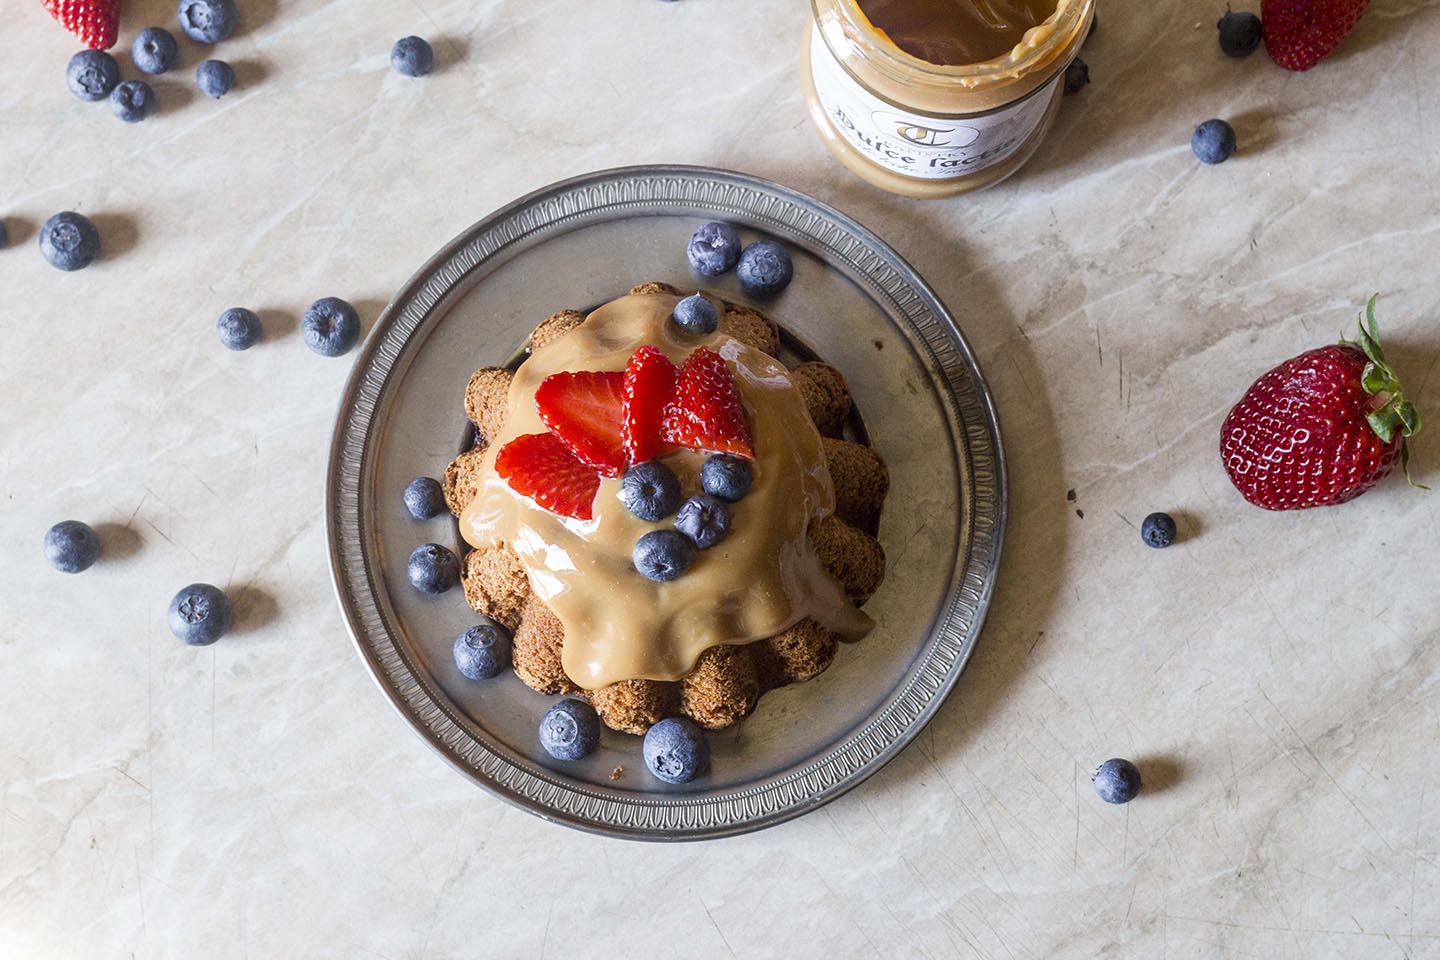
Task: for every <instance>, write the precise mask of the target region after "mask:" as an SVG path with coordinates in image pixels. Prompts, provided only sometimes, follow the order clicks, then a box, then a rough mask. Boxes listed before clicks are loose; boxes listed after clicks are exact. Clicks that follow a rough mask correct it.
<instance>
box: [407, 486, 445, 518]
mask: <svg viewBox="0 0 1440 960" xmlns="http://www.w3.org/2000/svg"><path fill="white" fill-rule="evenodd" d="M403 498H404V500H405V509H406V510H409V511H410V516H412V517H414V518H415V519H416V520H430V519H432V518H434V517H438V516H440V514H442V513H444V512H445V509H446V507H445V489H444V488H443V487H441V486H440V483H439V481H437V480H433V479H431V478H430V477H416V478H415V479H414V480H411V481H410V482H409V483H407V484H406V485H405V493H404V495H403Z"/></svg>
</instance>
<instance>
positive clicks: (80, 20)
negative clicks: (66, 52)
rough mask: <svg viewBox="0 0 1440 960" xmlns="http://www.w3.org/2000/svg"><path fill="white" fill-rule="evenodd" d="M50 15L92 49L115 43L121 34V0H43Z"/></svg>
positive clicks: (107, 46)
mask: <svg viewBox="0 0 1440 960" xmlns="http://www.w3.org/2000/svg"><path fill="white" fill-rule="evenodd" d="M44 3H45V9H46V10H49V11H50V16H52V17H54V18H55V19H56V20H59V21H60V24H61V25H62V26H63V27H64V28H65V29H66V30H69V31H70V32H71V33H73V34H75V36H77V37H79V38H80V42H81V43H83V44H85V46H87V47H89V48H90V49H92V50H108V49H110V48H111V47H113V46H115V38H116V36H118V35H119V33H120V0H44Z"/></svg>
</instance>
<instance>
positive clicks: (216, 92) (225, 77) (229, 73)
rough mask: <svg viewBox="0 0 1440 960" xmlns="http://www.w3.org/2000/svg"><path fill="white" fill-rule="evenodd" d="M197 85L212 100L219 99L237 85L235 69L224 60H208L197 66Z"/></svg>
mask: <svg viewBox="0 0 1440 960" xmlns="http://www.w3.org/2000/svg"><path fill="white" fill-rule="evenodd" d="M195 86H197V87H199V88H200V92H201V93H203V94H205V96H207V97H210V98H211V99H212V100H219V99H220V98H221V97H223V96H225V94H227V93H229V92H230V90H231V88H232V87H234V86H235V71H234V70H233V69H232V68H231V66H230V64H228V63H226V62H225V61H224V60H206V61H205V62H204V63H202V64H200V66H198V67H196V68H195Z"/></svg>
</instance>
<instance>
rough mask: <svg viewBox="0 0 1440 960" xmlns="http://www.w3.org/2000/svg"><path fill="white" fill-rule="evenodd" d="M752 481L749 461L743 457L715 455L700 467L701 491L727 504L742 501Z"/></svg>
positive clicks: (752, 476) (752, 475)
mask: <svg viewBox="0 0 1440 960" xmlns="http://www.w3.org/2000/svg"><path fill="white" fill-rule="evenodd" d="M753 480H754V474H753V473H752V472H751V470H750V461H749V460H746V459H745V458H744V457H735V456H731V455H730V454H728V453H717V454H714V455H713V456H711V457H708V458H706V460H705V462H704V463H703V464H702V465H701V466H700V487H701V489H703V490H704V491H705V492H706V493H708V494H710V496H712V497H719V498H720V499H721V500H725V501H727V502H729V503H734V502H735V501H737V500H742V499H744V497H745V494H747V493H749V492H750V484H751V482H752V481H753Z"/></svg>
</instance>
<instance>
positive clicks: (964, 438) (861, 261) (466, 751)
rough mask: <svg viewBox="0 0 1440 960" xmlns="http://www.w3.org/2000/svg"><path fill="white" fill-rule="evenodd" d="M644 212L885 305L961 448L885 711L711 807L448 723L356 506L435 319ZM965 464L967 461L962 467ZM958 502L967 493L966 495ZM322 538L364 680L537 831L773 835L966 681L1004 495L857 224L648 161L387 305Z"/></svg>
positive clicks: (597, 179)
mask: <svg viewBox="0 0 1440 960" xmlns="http://www.w3.org/2000/svg"><path fill="white" fill-rule="evenodd" d="M647 205H655V206H664V207H673V208H675V209H677V210H682V209H690V208H693V209H695V210H707V211H711V212H713V213H716V214H720V215H724V214H726V213H729V214H731V215H734V216H738V217H741V218H743V219H747V220H751V221H760V222H762V223H763V224H764V226H765V229H767V230H768V231H770V232H772V233H774V234H776V235H778V236H782V237H785V238H786V239H788V240H790V241H792V242H795V243H797V244H798V245H800V246H802V247H806V248H808V249H810V250H812V251H813V252H815V253H817V255H820V256H821V257H822V258H823V259H824V260H825V261H826V262H827V263H830V264H831V265H839V266H841V267H843V268H845V272H846V273H847V275H848V276H849V278H850V279H851V280H852V281H854V282H856V283H859V284H861V285H862V286H864V287H865V288H866V290H867V292H868V293H869V295H870V296H871V297H873V298H876V299H878V300H882V301H888V304H889V306H890V307H891V308H892V309H893V311H894V312H895V313H898V314H900V315H901V316H903V317H904V318H905V320H906V322H907V323H908V324H909V326H910V330H911V333H912V334H914V335H915V336H917V337H918V338H919V343H918V344H917V346H919V345H923V346H924V347H925V349H927V350H928V351H929V356H928V357H926V358H925V360H926V363H927V366H930V367H931V369H932V374H938V375H939V377H940V378H942V379H943V381H944V384H945V385H946V386H947V387H948V388H949V391H948V395H946V396H945V397H944V398H943V399H944V401H945V403H944V406H945V414H946V418H947V420H948V421H949V423H950V426H951V430H952V431H953V433H954V435H955V443H956V446H957V447H960V446H963V447H964V449H965V450H966V451H967V452H968V467H969V481H970V483H969V486H968V491H969V494H970V495H969V497H968V498H967V499H965V500H964V503H965V506H966V513H967V519H968V527H967V529H966V532H965V535H962V537H961V538H960V540H959V545H960V547H961V550H962V551H963V555H962V556H960V557H959V558H958V559H959V560H960V561H961V562H960V564H959V570H960V575H959V577H958V578H957V579H955V580H953V581H952V585H951V589H950V593H949V597H948V603H946V604H945V605H944V607H943V609H942V610H941V612H940V614H939V615H938V617H937V619H936V623H935V626H934V627H933V628H932V630H931V634H930V637H929V639H928V643H927V646H926V649H924V650H923V651H922V652H921V653H919V654H917V659H916V662H915V664H914V666H913V667H912V669H911V670H910V672H909V673H908V675H907V676H906V678H905V679H904V680H903V681H902V682H901V683H900V684H899V685H897V687H896V689H895V691H894V692H893V693H892V695H891V698H890V700H889V702H888V703H887V704H885V705H884V706H883V707H881V708H880V709H878V710H877V711H876V713H875V715H873V717H872V719H871V720H870V721H869V722H868V723H867V724H866V725H865V726H864V727H862V728H861V729H859V730H858V731H856V732H854V733H852V734H851V735H850V736H849V737H848V738H846V739H844V740H843V741H841V742H839V743H838V744H836V745H835V746H833V747H832V748H831V749H829V750H828V751H826V752H824V753H822V754H819V755H816V756H812V757H810V758H809V759H808V760H807V761H806V762H805V763H803V764H801V765H799V766H797V767H793V768H791V769H789V770H787V771H784V772H783V773H781V774H778V775H776V776H773V777H771V778H769V779H768V780H765V781H760V782H759V785H758V786H757V785H753V784H752V785H747V786H743V787H740V788H736V789H732V790H728V791H724V792H722V793H720V794H718V795H711V796H705V795H697V796H683V795H667V794H655V795H653V796H652V797H645V796H643V795H641V796H631V795H629V794H626V795H623V796H618V795H614V794H611V795H605V794H602V793H601V792H599V791H595V790H593V789H591V788H589V787H586V786H583V785H580V784H578V783H575V782H572V781H567V779H566V778H563V777H561V776H557V775H556V774H555V773H554V772H553V771H549V770H546V769H544V768H541V767H538V766H535V765H533V764H529V763H526V762H523V761H521V762H517V760H516V758H514V757H513V756H511V755H509V754H508V752H506V751H504V750H502V749H500V748H498V747H497V746H496V745H495V744H493V743H491V742H489V740H488V738H486V737H485V736H484V735H483V732H481V734H480V735H477V732H476V730H475V729H474V728H473V727H471V726H469V725H468V722H467V721H464V720H462V719H461V718H459V717H457V716H454V715H453V714H452V713H451V712H450V710H449V708H448V706H447V705H446V704H445V703H443V702H441V701H440V700H439V699H437V698H436V697H435V696H433V694H432V692H431V690H430V686H429V684H428V683H426V682H424V681H422V680H421V679H420V677H419V676H417V674H416V671H415V670H414V669H413V667H412V666H411V664H410V663H409V660H408V658H407V657H406V655H405V653H404V651H403V649H402V648H401V646H400V644H398V643H396V641H395V635H394V632H393V631H392V629H391V627H390V626H389V624H388V623H387V622H386V616H387V611H386V610H385V609H383V606H384V605H382V604H380V603H378V602H377V592H376V588H375V582H376V578H375V577H374V575H373V571H372V569H371V563H370V559H371V558H370V555H369V553H368V551H367V544H366V533H365V531H364V530H363V529H362V517H361V512H360V496H361V493H362V489H363V480H364V477H365V473H366V470H365V462H366V456H367V451H368V447H369V440H370V431H371V428H372V427H373V426H374V417H375V414H376V411H377V407H378V405H379V404H380V401H381V399H382V397H383V394H384V390H385V385H386V382H387V380H388V378H389V377H390V375H391V374H392V373H393V372H395V370H396V366H397V361H398V360H399V359H400V357H401V354H402V353H403V348H404V346H405V344H406V343H407V341H408V340H409V338H410V336H411V335H412V334H414V332H415V331H416V330H417V329H419V328H420V326H421V325H422V324H423V323H424V321H425V319H426V317H427V316H428V315H429V313H430V311H431V310H433V309H434V308H435V307H436V306H437V305H438V304H439V303H440V302H441V301H442V300H443V299H444V297H445V296H446V295H447V294H448V293H449V292H450V291H451V290H452V289H454V288H455V287H456V285H458V284H460V283H461V282H462V281H463V280H464V279H465V277H466V276H467V275H469V274H470V273H471V271H473V270H474V269H476V268H477V267H479V266H481V265H482V264H483V263H484V262H485V261H486V260H488V259H490V258H492V257H494V256H495V255H496V254H498V253H502V252H503V251H504V250H505V248H506V247H507V246H509V245H510V244H512V243H515V242H518V241H520V240H523V239H525V238H526V237H528V236H531V235H533V234H536V233H539V232H541V231H544V230H546V229H548V228H551V227H554V226H556V225H559V224H563V223H565V222H567V221H572V220H575V219H580V218H585V217H589V216H592V215H596V216H595V219H602V220H603V219H606V217H605V216H600V215H601V214H605V213H606V212H614V211H617V210H621V211H623V210H624V209H626V208H630V209H632V210H633V209H634V208H636V207H645V206H647ZM961 466H962V468H963V467H964V466H966V464H961ZM964 493H965V491H964V490H962V496H964ZM324 509H325V522H326V539H327V544H328V548H329V555H330V569H331V578H332V584H333V587H334V590H335V595H336V598H337V600H338V601H339V604H340V608H341V612H342V613H343V615H344V618H345V622H346V627H347V629H348V630H349V632H350V636H351V640H352V641H353V642H354V644H355V648H356V650H357V651H358V652H359V654H360V656H361V659H362V660H363V661H364V663H365V665H366V667H367V669H368V670H369V671H370V674H371V677H372V678H373V679H374V680H375V683H376V685H377V686H379V687H380V689H381V691H382V692H383V693H384V694H385V696H386V698H387V699H388V700H389V701H390V703H391V705H392V706H394V707H395V709H396V710H397V711H398V712H399V713H400V715H401V716H403V717H404V718H405V719H406V720H407V721H408V722H409V723H410V725H411V727H412V728H413V729H414V730H415V731H416V733H417V734H419V735H420V736H421V737H422V738H423V739H424V740H425V741H426V742H427V743H428V744H429V745H430V746H431V747H432V748H433V749H434V750H436V751H437V752H438V753H439V754H440V755H441V756H443V757H444V758H445V759H446V760H447V761H449V762H450V763H451V764H452V765H453V766H455V767H456V768H457V769H459V770H461V771H462V772H463V773H465V774H466V775H467V776H469V777H470V778H471V779H472V780H474V781H475V782H477V783H478V784H480V785H481V786H482V787H484V788H486V789H487V790H489V791H490V792H492V793H494V794H496V795H498V796H500V797H502V798H503V799H505V800H507V801H509V802H511V803H512V804H514V805H516V806H519V807H521V808H522V809H525V810H527V811H529V812H531V813H534V814H536V815H538V816H540V817H542V818H544V819H546V820H550V821H554V822H559V823H563V824H566V825H568V826H571V827H575V828H578V829H581V830H585V831H588V832H593V833H599V834H604V835H609V836H616V837H623V838H627V839H645V840H667V841H673V840H697V839H706V838H715V837H723V836H733V835H736V834H741V833H747V832H750V831H753V830H759V829H763V828H765V827H769V826H774V825H776V824H778V823H782V822H785V821H787V820H790V819H793V818H795V817H798V816H800V815H802V814H804V813H807V812H809V811H811V810H814V809H816V808H817V807H819V806H821V805H823V804H825V803H828V802H829V801H831V800H833V799H835V798H836V797H839V796H840V795H842V794H844V793H845V792H847V791H849V790H850V789H852V788H854V787H855V786H857V785H859V784H860V783H861V782H863V781H864V780H865V779H867V778H868V777H870V776H871V775H873V774H874V773H875V772H876V771H878V770H879V769H880V768H881V767H883V766H884V765H885V764H886V763H888V762H889V761H890V760H891V759H893V758H894V757H895V756H896V755H897V754H898V753H899V752H900V751H901V750H902V749H903V748H904V747H905V746H906V745H907V744H908V743H909V742H910V741H911V740H912V739H914V737H915V736H916V735H917V734H919V732H920V731H921V730H922V729H923V728H924V727H925V725H926V723H928V722H929V721H930V719H931V718H932V717H933V716H934V714H935V713H936V711H937V710H938V709H939V708H940V705H941V704H942V703H943V702H944V700H945V698H946V697H947V696H948V695H949V693H950V691H951V689H952V688H953V687H954V685H955V683H956V681H957V680H958V679H959V676H960V673H961V672H962V671H963V669H964V667H965V665H966V663H967V662H968V661H969V658H970V656H971V654H972V653H973V652H974V648H975V644H976V641H977V639H978V637H979V634H980V630H981V627H982V626H983V623H984V620H985V614H986V612H987V609H988V607H989V603H990V598H991V595H992V593H993V591H994V585H995V579H996V575H997V573H998V569H999V562H1000V553H1001V548H1002V544H1003V540H1004V531H1005V517H1006V511H1007V487H1006V475H1005V460H1004V450H1003V446H1002V444H1001V439H1000V430H999V424H998V420H997V417H996V414H995V410H994V405H993V402H992V400H991V397H990V394H989V390H988V388H987V387H986V384H985V380H984V377H983V376H982V375H981V373H980V369H979V365H978V364H977V363H976V361H975V358H974V355H973V353H972V351H971V349H970V346H969V344H968V342H967V341H966V339H965V336H964V334H963V333H962V332H961V331H960V328H959V325H958V324H957V323H956V322H955V320H954V318H953V317H952V316H951V314H950V312H949V311H948V310H947V309H946V308H945V306H944V305H943V304H942V303H941V302H940V300H939V298H938V297H937V296H936V295H935V293H934V291H933V290H931V289H930V287H929V285H928V284H927V283H926V282H925V281H924V280H923V279H921V277H920V276H919V274H918V273H916V271H915V270H914V268H913V267H911V266H910V264H909V263H907V262H906V261H905V260H904V258H902V257H901V256H900V255H899V254H898V253H896V252H895V251H894V250H893V249H891V248H890V246H889V245H888V244H886V243H885V242H884V241H882V240H881V239H880V238H879V237H877V236H876V235H875V234H873V233H871V232H870V231H869V230H868V229H866V228H865V227H863V226H861V225H860V224H859V223H857V222H856V221H854V220H852V219H851V218H850V217H848V216H846V215H845V214H843V213H840V212H839V211H838V210H836V209H834V208H833V207H830V206H829V205H827V204H824V203H821V202H820V201H818V200H815V199H813V198H811V197H809V196H807V195H805V194H802V193H800V192H799V191H796V190H792V189H790V188H789V187H785V186H782V185H780V184H777V183H774V182H772V181H769V180H764V179H761V178H759V177H753V176H750V175H748V174H741V173H736V172H733V171H728V170H720V169H714V168H708V167H696V166H684V165H650V166H630V167H618V168H612V169H609V170H601V171H597V172H594V173H589V174H583V175H581V176H577V177H572V178H570V179H567V180H562V181H559V182H557V183H554V184H550V185H549V186H546V187H542V188H540V189H539V190H536V191H534V192H532V193H529V194H527V195H525V196H523V197H520V198H519V199H517V200H515V201H513V202H511V203H509V204H507V205H506V206H504V207H502V208H500V209H499V210H497V211H495V212H494V213H492V214H491V215H489V216H488V217H486V218H484V219H483V220H481V221H479V222H478V223H476V224H474V225H472V226H471V227H470V228H468V229H467V230H465V231H464V232H463V233H461V234H460V235H459V236H457V237H456V238H454V239H453V240H451V241H450V242H449V243H448V244H446V245H445V247H444V248H443V249H441V250H440V252H438V253H437V254H435V255H434V256H433V257H431V258H430V259H429V260H428V261H427V262H426V263H425V264H424V265H423V266H422V267H420V269H419V270H418V271H416V272H415V274H414V275H412V276H411V277H410V279H409V280H407V281H406V283H405V285H404V286H403V287H402V288H401V289H400V291H399V292H398V293H397V294H396V295H395V296H394V298H393V299H392V300H391V301H390V303H389V304H387V306H386V307H385V310H384V311H383V312H382V314H381V316H380V318H379V319H378V320H377V321H376V323H375V327H374V329H373V330H372V331H371V334H370V336H369V337H368V338H367V339H366V342H365V344H364V347H363V349H362V351H361V353H360V355H359V356H358V357H357V359H356V361H355V365H354V367H353V369H352V370H351V373H350V377H349V379H348V381H347V383H346V386H345V390H344V393H343V394H342V396H341V400H340V405H339V410H338V412H337V417H336V425H335V431H334V433H333V435H332V439H331V448H330V458H329V466H328V469H327V476H326V485H325V507H324Z"/></svg>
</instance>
